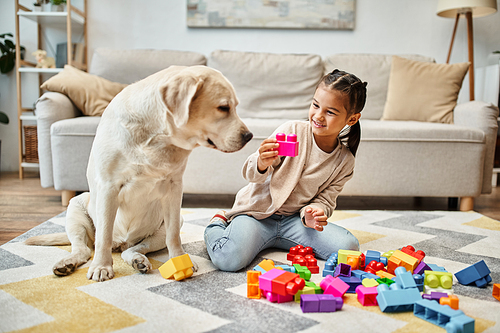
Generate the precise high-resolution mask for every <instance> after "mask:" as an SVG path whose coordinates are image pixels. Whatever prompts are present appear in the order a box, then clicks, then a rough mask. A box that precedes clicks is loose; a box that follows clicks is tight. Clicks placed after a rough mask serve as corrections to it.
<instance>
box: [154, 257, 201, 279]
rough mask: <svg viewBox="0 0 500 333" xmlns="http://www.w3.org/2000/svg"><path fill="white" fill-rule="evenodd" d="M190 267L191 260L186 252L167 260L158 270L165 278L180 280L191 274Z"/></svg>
mask: <svg viewBox="0 0 500 333" xmlns="http://www.w3.org/2000/svg"><path fill="white" fill-rule="evenodd" d="M192 267H193V262H192V261H191V258H189V255H188V254H187V253H186V254H183V255H182V256H178V257H174V258H172V259H170V260H168V261H167V262H166V263H164V264H163V265H161V266H160V268H158V270H159V271H160V274H161V276H163V277H164V278H165V279H170V278H172V277H173V278H174V279H175V280H176V281H180V280H183V279H185V278H188V277H190V276H192V275H193V269H192Z"/></svg>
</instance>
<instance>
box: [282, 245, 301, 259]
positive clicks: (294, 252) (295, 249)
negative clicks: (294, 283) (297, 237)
mask: <svg viewBox="0 0 500 333" xmlns="http://www.w3.org/2000/svg"><path fill="white" fill-rule="evenodd" d="M303 248H304V246H302V245H300V244H299V245H297V246H294V247H291V248H290V252H289V253H288V254H287V255H286V260H288V261H292V260H293V258H294V257H295V256H296V255H298V254H299V250H300V249H303Z"/></svg>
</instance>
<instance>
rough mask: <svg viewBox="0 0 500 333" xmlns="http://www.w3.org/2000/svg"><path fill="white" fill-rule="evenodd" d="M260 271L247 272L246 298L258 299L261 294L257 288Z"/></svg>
mask: <svg viewBox="0 0 500 333" xmlns="http://www.w3.org/2000/svg"><path fill="white" fill-rule="evenodd" d="M261 274H262V273H261V272H260V271H247V297H248V298H256V299H259V298H260V297H261V292H260V288H259V276H260V275H261Z"/></svg>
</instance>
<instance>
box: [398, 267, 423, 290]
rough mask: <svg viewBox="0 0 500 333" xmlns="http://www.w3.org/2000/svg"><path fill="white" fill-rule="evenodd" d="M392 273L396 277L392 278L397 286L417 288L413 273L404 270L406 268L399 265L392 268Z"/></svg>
mask: <svg viewBox="0 0 500 333" xmlns="http://www.w3.org/2000/svg"><path fill="white" fill-rule="evenodd" d="M394 273H396V277H395V278H393V280H394V282H396V283H397V284H398V285H399V287H401V288H403V289H408V288H417V284H416V283H415V280H414V279H413V275H412V274H411V273H410V272H408V271H406V268H404V267H402V266H400V267H398V268H396V269H395V270H394ZM422 288H423V287H422Z"/></svg>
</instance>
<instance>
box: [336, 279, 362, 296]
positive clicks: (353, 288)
mask: <svg viewBox="0 0 500 333" xmlns="http://www.w3.org/2000/svg"><path fill="white" fill-rule="evenodd" d="M338 278H339V279H341V280H342V281H344V282H345V283H347V284H348V285H349V289H347V291H346V293H350V294H354V293H356V287H357V286H359V285H361V280H360V279H359V278H357V277H355V276H339V277H338Z"/></svg>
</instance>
